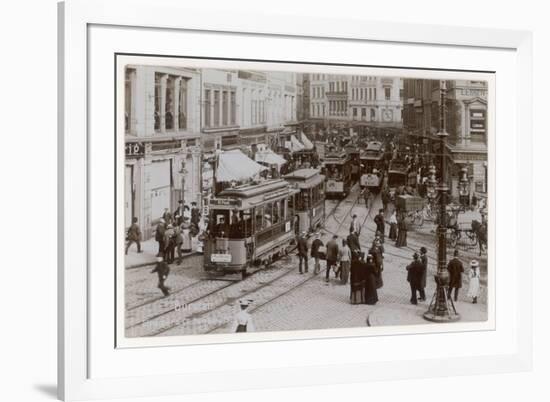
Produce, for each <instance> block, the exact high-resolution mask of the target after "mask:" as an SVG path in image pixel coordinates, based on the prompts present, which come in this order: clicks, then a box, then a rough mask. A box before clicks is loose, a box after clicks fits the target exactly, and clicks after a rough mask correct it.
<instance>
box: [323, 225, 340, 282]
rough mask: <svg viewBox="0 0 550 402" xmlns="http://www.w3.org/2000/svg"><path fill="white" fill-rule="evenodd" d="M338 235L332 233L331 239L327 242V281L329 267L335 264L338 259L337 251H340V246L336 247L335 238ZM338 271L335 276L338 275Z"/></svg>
mask: <svg viewBox="0 0 550 402" xmlns="http://www.w3.org/2000/svg"><path fill="white" fill-rule="evenodd" d="M337 239H338V236H336V235H333V236H332V239H331V240H330V241H329V242H328V243H327V270H326V275H325V281H326V282H328V281H329V276H330V269H331V268H332V267H334V266H336V262H337V261H338V251H340V248H339V247H338V243H337V241H336V240H337ZM338 274H339V271H338V272H337V273H336V276H338Z"/></svg>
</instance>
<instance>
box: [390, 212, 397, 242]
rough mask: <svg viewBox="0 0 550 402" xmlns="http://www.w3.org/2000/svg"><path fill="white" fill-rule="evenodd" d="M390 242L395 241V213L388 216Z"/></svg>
mask: <svg viewBox="0 0 550 402" xmlns="http://www.w3.org/2000/svg"><path fill="white" fill-rule="evenodd" d="M388 237H389V238H390V240H397V213H396V212H395V211H393V213H392V214H391V216H390V234H389V236H388Z"/></svg>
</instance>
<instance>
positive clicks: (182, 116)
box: [178, 80, 187, 130]
mask: <svg viewBox="0 0 550 402" xmlns="http://www.w3.org/2000/svg"><path fill="white" fill-rule="evenodd" d="M178 95H179V102H178V128H179V129H180V130H185V129H186V128H187V80H181V81H180V89H179V94H178Z"/></svg>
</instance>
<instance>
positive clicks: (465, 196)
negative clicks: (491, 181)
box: [458, 166, 470, 207]
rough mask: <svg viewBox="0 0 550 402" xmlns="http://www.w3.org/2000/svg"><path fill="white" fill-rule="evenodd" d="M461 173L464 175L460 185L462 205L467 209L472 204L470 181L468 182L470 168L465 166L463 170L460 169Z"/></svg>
mask: <svg viewBox="0 0 550 402" xmlns="http://www.w3.org/2000/svg"><path fill="white" fill-rule="evenodd" d="M460 172H461V173H462V177H461V178H460V183H459V184H458V192H459V196H460V204H461V205H462V206H464V207H467V206H468V204H469V203H470V180H468V168H467V167H466V166H464V167H463V168H462V169H460Z"/></svg>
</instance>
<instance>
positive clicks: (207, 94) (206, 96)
mask: <svg viewBox="0 0 550 402" xmlns="http://www.w3.org/2000/svg"><path fill="white" fill-rule="evenodd" d="M210 92H211V91H210V90H209V89H205V90H204V126H205V127H210V125H211V124H212V116H211V110H210V107H211V101H210Z"/></svg>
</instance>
